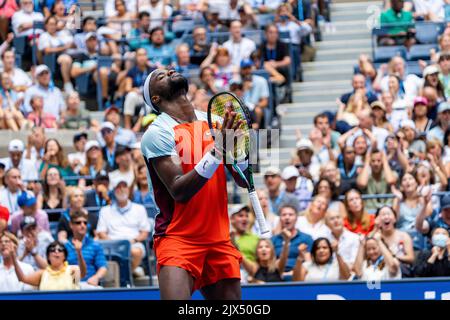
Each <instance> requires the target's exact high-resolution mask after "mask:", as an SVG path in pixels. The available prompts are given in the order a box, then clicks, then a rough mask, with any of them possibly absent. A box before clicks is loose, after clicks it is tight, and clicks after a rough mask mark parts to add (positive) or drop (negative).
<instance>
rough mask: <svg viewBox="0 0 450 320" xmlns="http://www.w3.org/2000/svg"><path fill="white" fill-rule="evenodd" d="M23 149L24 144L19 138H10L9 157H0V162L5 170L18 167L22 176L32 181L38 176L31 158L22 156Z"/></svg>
mask: <svg viewBox="0 0 450 320" xmlns="http://www.w3.org/2000/svg"><path fill="white" fill-rule="evenodd" d="M24 151H25V146H24V144H23V142H22V141H21V140H18V139H14V140H11V141H10V142H9V144H8V153H9V157H7V158H2V159H0V162H2V163H3V164H4V165H5V170H9V169H11V168H16V169H19V171H20V175H21V176H22V178H23V179H25V180H27V181H29V182H32V181H35V180H37V178H38V174H37V170H36V167H35V165H34V162H33V161H32V160H29V159H26V158H24V156H23V153H24Z"/></svg>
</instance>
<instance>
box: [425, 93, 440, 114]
mask: <svg viewBox="0 0 450 320" xmlns="http://www.w3.org/2000/svg"><path fill="white" fill-rule="evenodd" d="M422 96H423V97H425V98H426V99H427V100H428V105H427V107H428V114H427V115H428V118H430V119H432V120H433V121H435V120H436V118H437V116H438V108H439V105H440V103H438V94H437V91H436V89H435V88H433V87H430V86H426V87H423V89H422Z"/></svg>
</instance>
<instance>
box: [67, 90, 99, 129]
mask: <svg viewBox="0 0 450 320" xmlns="http://www.w3.org/2000/svg"><path fill="white" fill-rule="evenodd" d="M66 100H67V109H66V110H65V111H64V113H63V115H62V117H61V124H60V128H61V129H71V130H79V131H83V130H88V129H90V130H93V131H98V130H99V124H98V122H97V120H95V119H92V118H91V115H90V113H89V111H87V110H86V109H85V108H83V107H82V106H81V104H80V95H79V93H78V92H76V91H73V92H71V93H70V94H69V95H68V96H67V99H66Z"/></svg>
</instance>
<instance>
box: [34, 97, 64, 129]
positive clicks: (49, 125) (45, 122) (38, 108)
mask: <svg viewBox="0 0 450 320" xmlns="http://www.w3.org/2000/svg"><path fill="white" fill-rule="evenodd" d="M30 106H31V109H32V110H33V111H31V112H30V113H28V115H27V120H28V121H29V122H30V123H31V124H32V125H33V126H35V127H44V128H45V129H57V128H58V123H57V122H56V116H54V115H53V114H51V113H48V112H45V111H44V97H42V96H41V95H33V96H32V97H31V98H30Z"/></svg>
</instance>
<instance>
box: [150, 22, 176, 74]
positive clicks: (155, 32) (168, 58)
mask: <svg viewBox="0 0 450 320" xmlns="http://www.w3.org/2000/svg"><path fill="white" fill-rule="evenodd" d="M145 49H146V50H147V55H148V58H149V59H150V58H151V60H152V62H153V63H154V64H156V66H158V67H161V66H169V65H170V64H171V63H172V60H173V53H172V52H173V49H172V48H171V47H170V46H168V45H166V44H165V32H164V28H162V27H155V28H153V29H151V31H150V45H149V46H145Z"/></svg>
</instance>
